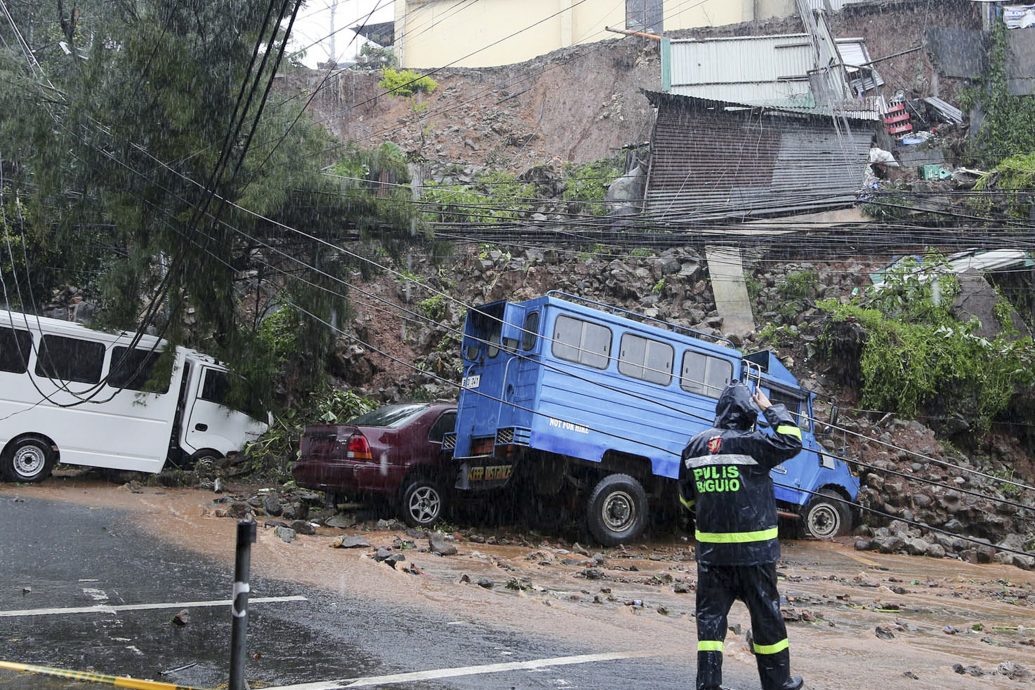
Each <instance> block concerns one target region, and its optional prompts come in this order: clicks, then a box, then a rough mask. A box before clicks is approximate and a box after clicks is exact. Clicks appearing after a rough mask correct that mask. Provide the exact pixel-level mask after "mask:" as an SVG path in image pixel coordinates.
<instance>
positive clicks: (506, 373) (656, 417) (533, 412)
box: [444, 292, 859, 546]
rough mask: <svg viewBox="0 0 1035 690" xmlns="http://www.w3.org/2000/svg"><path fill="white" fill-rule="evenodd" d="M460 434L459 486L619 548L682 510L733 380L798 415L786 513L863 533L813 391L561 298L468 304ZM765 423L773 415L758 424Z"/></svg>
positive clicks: (706, 338) (720, 342)
mask: <svg viewBox="0 0 1035 690" xmlns="http://www.w3.org/2000/svg"><path fill="white" fill-rule="evenodd" d="M461 348H462V350H463V366H464V371H463V388H462V390H461V393H460V399H459V403H458V407H457V421H456V428H455V432H454V433H452V434H447V435H446V438H445V440H444V445H445V448H446V449H447V450H448V449H450V448H451V449H452V451H453V458H454V460H455V461H456V462H457V465H458V468H457V469H458V474H457V488H458V489H460V490H467V491H485V490H490V489H501V488H503V487H506V490H507V491H513V492H515V496H516V497H517V498H516V500H519V501H522V502H527V503H528V505H530V506H532V507H533V511H531V512H532V513H534V514H536V515H539V516H540V517H542V516H544V515H545V516H553V518H554V519H555V520H556V521H558V522H561V521H569V520H571V519H579V517H580V516H581V517H582V518H584V520H585V526H586V527H587V528H588V530H589V532H590V534H591V535H592V536H593V537H594V538H595V539H596V540H597V541H598V542H599V543H601V544H603V545H607V546H613V545H617V544H623V543H627V542H629V541H632V540H634V539H636V538H637V537H639V536H640V535H641V534H642V533H643V531H644V529H645V528H646V527H647V525H648V523H649V522H650V518H651V513H652V512H653V513H658V512H659V511H675V510H677V508H675V506H677V505H678V501H677V490H676V479H677V477H678V474H679V462H680V453H681V452H682V450H683V447H684V446H685V445H686V443H687V441H688V439H689V438H690V437H691V436H692V435H694V434H695V433H697V432H698V431H701V430H703V429H706V428H708V427H710V426H711V423H712V421H713V419H714V416H715V403H716V399H717V398H718V396H719V393H720V392H721V391H722V390H723V388H724V387H725V386H726V385H727V383H729V382H730V381H733V380H742V381H751V382H752V383H753V384H756V385H759V386H761V388H762V389H763V390H764V391H765V392H766V394H767V395H768V396H769V397H770V399H771V400H772V401H773V402H774V403H783V404H784V405H786V406H787V408H788V410H790V411H791V412H792V413H793V414H794V415H795V416H796V417H797V419H798V421H799V426H800V427H801V429H802V434H803V444H804V449H803V450H802V452H801V453H799V454H798V455H797V456H795V457H794V458H792V459H791V460H789V461H787V462H785V463H784V464H782V465H781V466H779V467H777V468H776V469H774V470H773V474H772V476H773V480H774V485H775V497H776V500H777V506H778V508H779V509H780V511H781V514H782V515H783V516H784V517H792V516H793V517H795V518H800V519H801V520H802V523H803V526H804V531H806V532H807V533H808V534H811V535H812V536H815V537H820V538H824V537H832V536H836V535H840V534H844V533H846V532H847V531H848V530H849V529H850V528H851V522H852V512H851V511H850V510H848V509H847V507H846V506H845V504H844V503H843V502H842V500H843V499H847V500H849V501H854V500H855V498H856V496H857V495H858V492H859V480H858V478H857V477H856V476H855V475H854V474H853V473H852V472H851V471H850V470H849V468H848V466H847V465H846V464H845V463H844V462H843V461H841V460H840V459H838V458H835V457H833V456H831V455H830V454H829V453H828V452H826V451H825V450H824V449H823V447H822V446H821V445H820V444H819V443H818V442H817V440H816V435H815V433H816V430H815V426H814V424H813V398H814V395H813V394H812V393H810V392H808V391H805V390H803V389H802V388H801V386H800V385H799V384H798V381H797V379H796V378H795V377H794V376H793V375H792V374H791V372H790V371H788V370H787V369H786V368H785V367H784V366H783V365H782V364H781V363H780V361H779V360H778V359H777V357H776V356H775V355H774V354H773V353H772V352H768V351H762V352H757V353H754V354H750V355H746V356H745V355H743V354H741V353H740V352H739V351H737V350H736V349H734V348H733V347H732V344H731V343H730V342H729V341H726V340H724V339H722V338H718V337H713V336H710V335H706V334H704V333H702V332H698V331H693V330H691V329H687V328H682V327H680V326H677V325H675V324H671V323H668V322H664V321H660V320H657V319H651V318H648V317H644V316H641V315H638V314H636V313H634V312H630V311H627V310H624V309H620V308H618V307H614V306H610V305H606V304H602V303H599V302H593V301H591V300H587V299H584V298H580V297H576V296H573V295H567V294H564V293H560V292H550V293H548V294H546V295H544V296H542V297H538V298H535V299H531V300H528V301H524V302H507V301H499V302H493V303H490V304H486V305H483V306H481V307H478V308H475V309H471V310H469V312H468V314H467V319H466V323H465V326H464V337H463V341H462V343H461ZM760 422H762V423H764V418H762V417H761V416H760Z"/></svg>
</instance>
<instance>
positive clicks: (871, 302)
mask: <svg viewBox="0 0 1035 690" xmlns="http://www.w3.org/2000/svg"><path fill="white" fill-rule="evenodd" d="M945 266H946V263H945V258H944V257H943V256H941V255H939V254H936V253H930V254H927V255H926V256H925V257H924V258H923V259H921V260H917V259H916V258H914V257H908V258H906V259H903V260H902V261H899V262H898V263H897V264H896V265H895V266H894V267H892V268H890V269H888V270H887V271H886V272H885V274H884V284H883V285H882V286H881V287H880V289H871V290H870V291H869V292H868V294H867V296H866V302H867V305H868V306H870V307H872V308H874V309H877V310H879V311H880V312H881V313H883V314H885V315H887V316H889V317H891V318H894V319H899V320H901V321H906V322H912V323H929V324H932V325H936V326H946V327H953V326H955V325H956V324H957V321H956V318H955V317H954V316H953V315H952V312H951V307H952V303H953V300H954V299H955V298H956V295H958V294H959V291H960V283H959V279H958V278H957V277H956V275H955V274H954V273H951V272H950V271H948V270H944V269H945Z"/></svg>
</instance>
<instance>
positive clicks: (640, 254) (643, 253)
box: [629, 247, 654, 259]
mask: <svg viewBox="0 0 1035 690" xmlns="http://www.w3.org/2000/svg"><path fill="white" fill-rule="evenodd" d="M629 256H635V257H637V258H641V259H645V258H648V257H651V256H654V252H653V250H650V249H647V248H646V247H636V248H635V249H633V250H632V251H631V252H629Z"/></svg>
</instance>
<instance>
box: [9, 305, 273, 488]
mask: <svg viewBox="0 0 1035 690" xmlns="http://www.w3.org/2000/svg"><path fill="white" fill-rule="evenodd" d="M132 339H133V334H131V333H104V332H101V331H95V330H92V329H89V328H86V327H85V326H82V325H80V324H75V323H70V322H67V321H59V320H56V319H47V318H42V317H37V316H32V315H29V314H22V313H18V312H12V311H7V310H4V309H0V475H2V477H3V478H4V479H8V480H10V481H19V482H38V481H42V480H43V479H45V478H46V477H47V476H49V475H50V473H51V470H52V469H53V468H54V465H55V464H56V463H57V462H62V463H65V464H68V465H86V466H89V467H103V468H110V469H116V470H133V471H137V472H152V473H157V472H160V471H161V470H162V467H163V466H164V465H165V462H166V460H167V459H170V458H172V459H173V460H174V461H177V462H179V461H181V460H193V461H197V460H200V459H202V458H219V457H222V456H224V455H226V454H227V453H230V452H232V451H239V450H240V449H241V448H242V446H243V445H244V444H245V443H246V442H247V441H249V440H252V439H254V438H257V437H258V436H259V435H260V434H262V433H263V432H264V431H266V429H267V428H268V424H267V422H268V421H270V420H269V415H268V413H267V415H266V416H267V418H268V419H267V421H266V422H264V421H260V420H258V419H255V418H254V417H251V416H249V415H248V414H247V413H245V412H242V411H239V410H235V409H232V408H230V407H228V406H226V405H225V404H224V402H225V400H226V393H227V390H228V388H229V379H228V376H227V370H226V368H225V367H222V366H220V365H219V364H217V363H216V362H215V360H213V359H212V358H211V357H208V356H206V355H203V354H201V353H199V352H195V351H193V350H189V349H187V348H182V347H178V348H176V357H175V360H174V363H173V367H172V374H171V376H170V378H169V379H168V380H167V381H166V380H165V379H163V380H162V383H164V384H165V385H164V386H162V385H158V386H155V385H154V382H153V381H151V386H150V387H151V388H157V389H158V390H157V391H156V392H145V391H144V390H143V388H144V387H145V384H148V382H149V381H150V379H151V378H152V374H153V373H154V366H155V363H156V362H157V361H158V355H159V353H160V352H161V351H162V349H163V348H164V347H165V343H164V341H160V340H158V339H157V338H154V337H151V336H143V337H142V338H141V339H140V341H139V342H138V343H136V345H135V347H134V348H133V349H132V350H130V349H129V345H130V344H131V343H132Z"/></svg>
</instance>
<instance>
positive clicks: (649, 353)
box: [618, 333, 675, 386]
mask: <svg viewBox="0 0 1035 690" xmlns="http://www.w3.org/2000/svg"><path fill="white" fill-rule="evenodd" d="M674 359H675V350H673V349H672V346H671V345H667V344H665V343H659V342H658V341H656V340H650V339H648V338H642V337H640V336H638V335H633V334H632V333H626V334H625V335H623V336H622V344H621V348H620V353H619V355H618V371H620V372H621V373H623V374H625V375H626V376H631V377H633V378H634V379H642V380H644V381H650V382H651V383H658V384H661V385H662V386H667V385H668V384H670V383H672V360H674Z"/></svg>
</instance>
